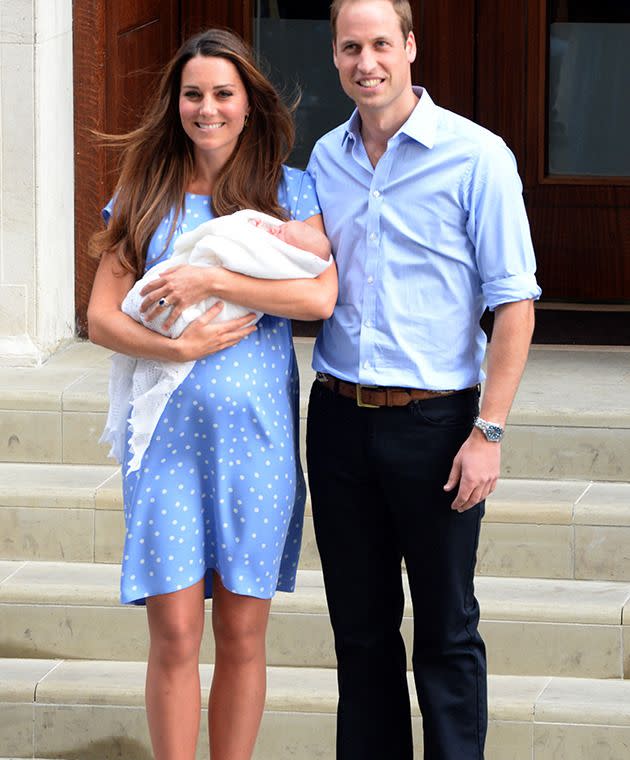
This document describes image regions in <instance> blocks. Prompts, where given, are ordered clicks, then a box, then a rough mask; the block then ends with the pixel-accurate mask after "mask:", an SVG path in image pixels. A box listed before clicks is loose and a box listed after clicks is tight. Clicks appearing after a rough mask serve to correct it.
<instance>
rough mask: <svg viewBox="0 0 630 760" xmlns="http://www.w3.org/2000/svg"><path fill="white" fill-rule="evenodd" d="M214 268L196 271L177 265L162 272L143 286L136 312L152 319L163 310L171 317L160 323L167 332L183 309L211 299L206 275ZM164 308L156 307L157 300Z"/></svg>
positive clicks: (189, 265)
mask: <svg viewBox="0 0 630 760" xmlns="http://www.w3.org/2000/svg"><path fill="white" fill-rule="evenodd" d="M212 269H215V267H200V266H193V265H191V264H180V265H179V266H176V267H173V268H172V269H166V270H165V271H164V272H162V274H161V275H160V276H159V277H157V278H156V279H155V280H153V281H152V282H150V283H149V284H148V285H145V286H144V288H142V290H141V291H140V295H142V296H145V299H144V301H143V302H142V306H141V307H140V311H142V312H149V314H148V318H149V319H150V320H151V319H155V317H157V316H158V315H159V314H160V313H161V312H162V311H163V310H164V309H170V310H171V313H170V314H169V316H168V319H167V320H166V321H165V322H164V328H165V329H166V330H168V329H169V328H171V327H172V326H173V325H174V324H175V321H176V320H177V319H178V317H179V316H180V315H181V313H182V312H183V311H184V309H187V308H188V307H189V306H193V305H194V304H196V303H199V302H200V301H203V300H204V298H208V297H209V296H211V295H212V292H211V291H210V289H209V286H210V279H209V276H208V275H209V273H210V271H211V270H212ZM161 299H164V302H165V303H164V304H162V305H160V300H161Z"/></svg>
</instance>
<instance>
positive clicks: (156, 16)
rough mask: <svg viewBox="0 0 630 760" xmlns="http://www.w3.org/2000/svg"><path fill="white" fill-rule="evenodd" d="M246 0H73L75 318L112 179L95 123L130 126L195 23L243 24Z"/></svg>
mask: <svg viewBox="0 0 630 760" xmlns="http://www.w3.org/2000/svg"><path fill="white" fill-rule="evenodd" d="M248 13H249V0H242V2H231V1H230V0H216V2H208V0H136V1H135V2H129V0H81V2H75V3H74V8H73V20H74V91H75V262H76V263H75V282H76V286H75V294H76V313H77V326H78V330H79V334H80V335H85V332H86V311H87V304H88V300H89V296H90V291H91V288H92V282H93V279H94V273H95V271H96V266H97V265H96V262H94V261H92V260H90V259H88V257H87V254H86V251H87V243H88V240H89V237H90V235H91V234H92V233H93V232H94V230H95V229H97V227H98V225H99V223H100V216H99V215H100V209H101V208H102V206H103V205H104V203H105V201H106V200H107V199H108V198H109V196H110V194H111V192H112V188H113V186H114V184H115V180H116V170H115V166H116V156H115V155H114V154H113V153H112V151H111V150H105V149H104V148H103V147H102V146H100V145H99V144H98V140H97V139H95V138H94V136H93V131H99V132H107V133H113V134H116V133H121V132H125V131H128V130H130V129H133V128H134V127H135V126H136V125H137V124H138V122H139V120H140V119H141V117H142V113H143V111H144V108H145V105H146V102H147V95H148V93H150V92H151V91H152V88H153V87H154V86H155V82H156V81H157V78H158V76H159V72H160V71H161V69H162V67H163V66H164V64H165V63H166V62H167V61H168V60H169V59H170V57H171V56H172V55H173V53H174V52H175V50H176V49H177V47H178V45H179V44H180V43H181V42H182V40H183V39H184V38H185V37H187V36H188V35H189V34H190V33H192V32H193V31H198V30H199V29H200V28H204V27H208V26H213V25H223V26H225V25H234V27H235V28H237V29H239V28H241V27H242V28H243V29H244V30H245V31H247V29H249V25H248V24H244V23H243V18H249V16H247V15H246V14H248Z"/></svg>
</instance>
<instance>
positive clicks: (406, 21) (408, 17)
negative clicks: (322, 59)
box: [330, 0, 413, 42]
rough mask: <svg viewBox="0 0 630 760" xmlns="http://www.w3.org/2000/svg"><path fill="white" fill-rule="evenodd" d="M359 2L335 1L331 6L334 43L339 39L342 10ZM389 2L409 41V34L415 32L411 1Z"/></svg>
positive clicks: (349, 0)
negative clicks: (340, 13) (338, 20)
mask: <svg viewBox="0 0 630 760" xmlns="http://www.w3.org/2000/svg"><path fill="white" fill-rule="evenodd" d="M357 1H358V0H333V2H332V4H331V6H330V26H331V27H332V36H333V42H334V41H335V40H336V39H337V19H338V18H339V12H340V11H341V8H342V7H343V6H344V5H345V4H346V3H350V2H357ZM389 2H390V3H391V4H392V5H393V6H394V10H395V11H396V15H397V16H398V18H399V19H400V28H401V29H402V33H403V37H404V38H405V39H407V37H408V36H409V33H410V32H411V31H413V16H412V13H411V5H410V3H409V0H389Z"/></svg>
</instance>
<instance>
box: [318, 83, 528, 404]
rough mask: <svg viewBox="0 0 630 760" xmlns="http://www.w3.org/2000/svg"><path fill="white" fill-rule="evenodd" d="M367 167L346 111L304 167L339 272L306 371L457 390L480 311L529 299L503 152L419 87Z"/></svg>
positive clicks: (355, 119) (477, 354) (512, 167)
mask: <svg viewBox="0 0 630 760" xmlns="http://www.w3.org/2000/svg"><path fill="white" fill-rule="evenodd" d="M414 91H415V92H416V94H417V95H418V96H421V97H420V100H419V102H418V104H417V106H416V108H415V109H414V111H413V112H412V114H411V115H410V117H409V119H408V120H407V121H406V122H405V124H403V126H402V127H401V128H400V129H399V130H398V132H397V133H396V134H395V135H394V136H393V137H392V138H391V139H390V140H389V142H388V144H387V150H386V152H385V153H384V154H383V156H382V157H381V159H380V160H379V162H378V164H377V165H376V167H373V166H372V164H371V163H370V160H369V159H368V156H367V153H366V151H365V148H364V145H363V141H362V139H361V133H360V125H361V120H360V116H359V114H358V112H357V111H355V113H354V114H353V115H352V117H351V118H350V120H349V121H348V122H347V123H346V124H343V125H341V126H340V127H337V129H334V130H333V131H332V132H329V133H328V134H326V135H324V137H322V138H321V139H320V140H319V141H318V143H317V144H316V146H315V148H314V149H313V154H312V156H311V160H310V163H309V166H308V171H309V172H310V174H311V175H312V176H313V178H314V180H315V182H316V188H317V194H318V196H319V201H320V205H321V207H322V211H323V215H324V222H325V225H326V232H327V234H328V236H329V238H330V241H331V243H332V248H333V252H334V255H335V261H336V263H337V268H338V271H339V297H338V300H337V305H336V306H335V311H334V314H333V316H332V317H331V318H330V319H329V320H328V321H326V322H324V325H323V328H322V331H321V332H320V334H319V337H318V339H317V342H316V345H315V353H314V357H313V367H314V368H315V369H316V370H319V371H321V372H327V373H330V374H332V375H335V376H336V377H338V378H341V379H343V380H348V381H350V382H359V383H364V384H366V385H383V386H403V387H409V388H427V389H434V390H435V389H439V390H447V389H453V390H455V389H460V388H467V387H469V386H472V385H475V384H476V383H478V382H479V381H480V380H481V379H482V378H483V375H482V371H481V363H482V360H483V357H484V353H485V348H486V337H485V334H484V332H483V330H482V329H481V328H480V326H479V320H480V318H481V315H482V314H483V312H484V310H485V308H486V306H487V307H488V308H490V309H492V310H493V309H495V308H496V307H497V306H499V305H501V304H504V303H509V302H513V301H521V300H525V299H536V298H538V297H539V296H540V292H541V291H540V288H539V287H538V285H537V283H536V277H535V271H536V263H535V258H534V251H533V247H532V242H531V236H530V232H529V224H528V221H527V216H526V213H525V207H524V204H523V198H522V185H521V181H520V179H519V176H518V173H517V170H516V162H515V160H514V156H513V155H512V153H511V152H510V150H509V149H508V147H507V146H506V145H505V143H504V142H503V140H501V138H500V137H497V136H496V135H494V134H492V133H491V132H489V131H488V130H486V129H484V128H483V127H480V126H479V125H477V124H475V123H473V122H471V121H469V120H468V119H465V118H463V117H461V116H458V115H457V114H454V113H452V112H450V111H447V110H445V109H443V108H440V107H438V106H436V105H435V104H434V103H433V101H432V100H431V98H430V97H429V94H428V92H427V91H426V90H423V89H421V88H414Z"/></svg>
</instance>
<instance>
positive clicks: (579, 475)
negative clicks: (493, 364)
mask: <svg viewBox="0 0 630 760" xmlns="http://www.w3.org/2000/svg"><path fill="white" fill-rule="evenodd" d="M295 344H296V350H297V354H298V360H299V365H300V371H301V395H302V400H301V415H302V417H305V416H306V405H307V398H308V389H309V387H310V385H311V382H312V378H313V371H312V370H311V368H310V358H311V352H312V345H313V340H312V339H310V338H296V340H295ZM109 355H110V352H108V351H105V350H104V349H101V348H99V347H97V346H92V345H91V344H89V343H81V342H77V343H75V344H72V345H71V346H70V347H68V348H66V349H65V350H63V351H60V352H58V353H57V354H56V355H54V356H53V357H52V358H51V359H50V360H49V362H47V364H45V365H44V366H42V367H35V368H25V369H14V368H6V369H5V368H3V369H2V370H1V371H0V460H3V461H7V462H40V463H43V462H65V463H73V464H106V463H107V458H106V454H107V451H106V448H105V447H103V446H102V445H99V444H98V438H99V436H100V433H101V431H102V429H103V424H104V421H105V417H106V411H107V374H108V356H109ZM303 435H304V425H303V426H302V436H303ZM302 450H303V449H302ZM503 473H504V475H506V476H508V477H516V478H551V479H563V478H572V479H581V480H602V481H621V482H624V481H630V349H628V348H615V347H610V348H592V347H591V348H588V347H587V348H575V347H570V346H564V347H558V346H555V347H552V346H535V347H533V348H532V350H531V353H530V360H529V363H528V366H527V369H526V371H525V375H524V377H523V382H522V384H521V387H520V389H519V392H518V395H517V397H516V400H515V403H514V407H513V410H512V413H511V416H510V424H509V432H508V435H507V436H506V439H505V443H504V446H503Z"/></svg>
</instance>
